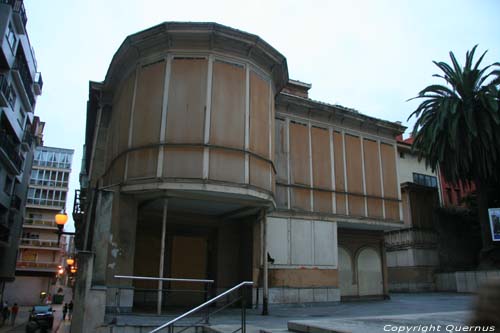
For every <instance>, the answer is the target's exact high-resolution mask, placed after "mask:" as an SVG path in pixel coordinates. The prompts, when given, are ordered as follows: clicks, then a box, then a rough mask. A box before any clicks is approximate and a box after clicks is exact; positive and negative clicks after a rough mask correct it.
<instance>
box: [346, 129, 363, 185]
mask: <svg viewBox="0 0 500 333" xmlns="http://www.w3.org/2000/svg"><path fill="white" fill-rule="evenodd" d="M345 150H346V151H345V157H346V169H347V188H348V189H349V192H354V193H363V171H362V169H361V145H360V139H359V137H357V136H352V135H348V134H346V135H345Z"/></svg>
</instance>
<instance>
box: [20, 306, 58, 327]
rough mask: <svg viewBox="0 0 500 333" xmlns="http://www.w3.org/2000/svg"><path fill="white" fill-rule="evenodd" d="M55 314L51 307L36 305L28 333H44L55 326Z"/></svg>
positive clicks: (31, 314)
mask: <svg viewBox="0 0 500 333" xmlns="http://www.w3.org/2000/svg"><path fill="white" fill-rule="evenodd" d="M54 312H55V310H52V307H51V306H50V305H35V306H34V307H33V308H32V309H31V311H30V317H29V321H28V324H27V325H26V332H27V333H30V332H38V330H39V329H40V330H41V331H42V332H43V331H45V330H46V329H49V328H52V326H53V325H54Z"/></svg>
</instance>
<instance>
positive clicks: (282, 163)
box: [275, 119, 288, 183]
mask: <svg viewBox="0 0 500 333" xmlns="http://www.w3.org/2000/svg"><path fill="white" fill-rule="evenodd" d="M275 124H276V132H275V142H276V157H275V163H276V171H277V173H276V179H277V181H278V182H279V183H287V182H288V148H287V146H286V145H287V137H286V122H285V121H284V120H281V119H276V123H275Z"/></svg>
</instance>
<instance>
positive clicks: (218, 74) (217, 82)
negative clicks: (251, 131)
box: [210, 61, 245, 148]
mask: <svg viewBox="0 0 500 333" xmlns="http://www.w3.org/2000/svg"><path fill="white" fill-rule="evenodd" d="M212 82H213V83H212V84H213V87H212V108H211V121H210V143H212V144H216V145H221V146H228V147H236V148H243V147H244V143H245V69H244V68H243V67H241V66H237V65H232V64H228V63H225V62H220V61H215V62H214V65H213V79H212Z"/></svg>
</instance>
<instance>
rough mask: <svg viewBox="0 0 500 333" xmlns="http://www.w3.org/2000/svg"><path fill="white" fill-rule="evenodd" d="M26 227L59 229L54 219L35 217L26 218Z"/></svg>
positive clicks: (24, 225)
mask: <svg viewBox="0 0 500 333" xmlns="http://www.w3.org/2000/svg"><path fill="white" fill-rule="evenodd" d="M23 227H24V228H31V227H33V228H37V229H51V230H57V225H56V223H55V222H54V220H53V219H51V220H44V219H33V218H25V219H24V224H23Z"/></svg>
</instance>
